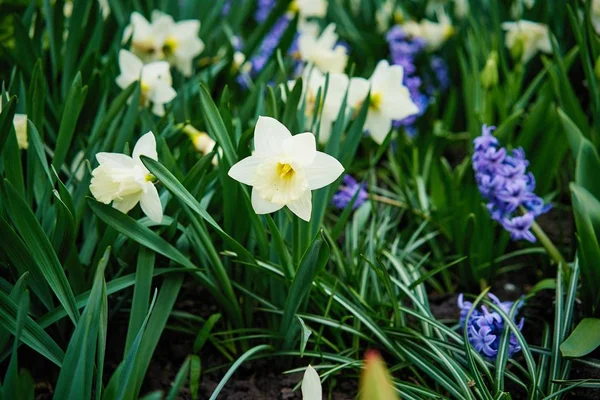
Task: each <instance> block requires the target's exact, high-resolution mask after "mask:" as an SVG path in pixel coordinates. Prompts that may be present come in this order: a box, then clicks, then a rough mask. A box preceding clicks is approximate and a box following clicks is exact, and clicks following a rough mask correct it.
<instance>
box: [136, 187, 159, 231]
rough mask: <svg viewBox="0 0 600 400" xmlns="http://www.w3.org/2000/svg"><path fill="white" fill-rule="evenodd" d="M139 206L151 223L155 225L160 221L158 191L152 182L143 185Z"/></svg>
mask: <svg viewBox="0 0 600 400" xmlns="http://www.w3.org/2000/svg"><path fill="white" fill-rule="evenodd" d="M140 206H141V207H142V211H143V212H144V214H146V215H147V216H148V218H150V219H151V220H152V221H154V222H156V223H159V222H160V221H162V218H163V210H162V204H161V203H160V197H159V196H158V191H157V190H156V187H155V186H154V184H153V183H152V182H148V183H147V184H145V185H144V190H143V192H142V197H141V198H140Z"/></svg>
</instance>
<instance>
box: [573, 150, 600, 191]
mask: <svg viewBox="0 0 600 400" xmlns="http://www.w3.org/2000/svg"><path fill="white" fill-rule="evenodd" d="M599 171H600V157H598V153H597V152H596V149H595V148H594V146H593V145H592V143H591V142H590V141H589V140H587V139H583V140H582V141H581V143H580V145H579V152H578V154H577V164H576V165H575V182H577V184H578V185H580V186H582V187H584V188H585V189H587V190H588V191H589V192H590V193H591V194H592V195H594V197H595V198H596V199H600V179H598V175H596V174H597V173H598V172H599Z"/></svg>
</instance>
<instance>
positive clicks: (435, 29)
mask: <svg viewBox="0 0 600 400" xmlns="http://www.w3.org/2000/svg"><path fill="white" fill-rule="evenodd" d="M437 15H438V21H439V22H433V21H430V20H427V19H423V20H421V22H416V21H412V20H411V21H407V22H405V23H404V24H402V29H403V30H404V32H406V34H407V35H410V36H414V37H419V38H422V39H423V40H424V41H425V45H426V48H427V50H428V51H436V50H438V49H439V48H440V47H442V45H443V44H444V43H446V41H447V40H448V39H449V38H450V37H451V36H452V35H453V34H454V27H453V26H452V23H451V22H450V19H449V18H448V16H447V15H446V14H445V13H444V12H443V11H439V12H438V13H437Z"/></svg>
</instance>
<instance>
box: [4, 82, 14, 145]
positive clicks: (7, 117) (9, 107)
mask: <svg viewBox="0 0 600 400" xmlns="http://www.w3.org/2000/svg"><path fill="white" fill-rule="evenodd" d="M0 96H2V94H1V91H0ZM5 102H6V100H5V99H3V98H2V99H0V104H2V112H1V113H0V149H3V148H4V144H5V143H6V139H8V135H9V134H10V132H12V126H13V119H14V117H15V110H16V109H17V98H16V97H15V96H13V97H11V99H10V101H9V102H8V103H6V104H5Z"/></svg>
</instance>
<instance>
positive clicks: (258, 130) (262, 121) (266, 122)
mask: <svg viewBox="0 0 600 400" xmlns="http://www.w3.org/2000/svg"><path fill="white" fill-rule="evenodd" d="M291 136H292V134H291V133H290V131H289V130H288V129H287V128H286V127H285V126H284V125H283V124H282V123H281V122H279V121H277V120H276V119H275V118H271V117H263V116H260V117H258V121H257V122H256V127H255V128H254V149H255V150H256V153H258V154H273V153H277V152H280V151H281V143H282V142H283V141H284V140H285V139H288V138H290V137H291Z"/></svg>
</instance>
